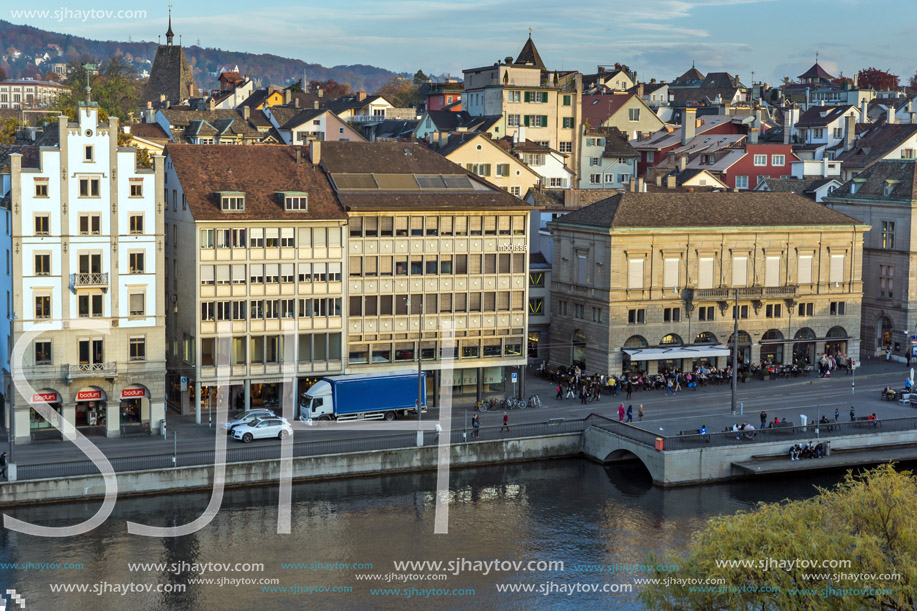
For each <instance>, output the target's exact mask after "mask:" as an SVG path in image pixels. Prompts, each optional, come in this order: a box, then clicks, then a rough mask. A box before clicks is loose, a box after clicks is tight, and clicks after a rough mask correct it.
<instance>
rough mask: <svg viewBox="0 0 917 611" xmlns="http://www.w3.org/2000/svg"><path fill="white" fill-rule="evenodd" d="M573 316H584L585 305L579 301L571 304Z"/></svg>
mask: <svg viewBox="0 0 917 611" xmlns="http://www.w3.org/2000/svg"><path fill="white" fill-rule="evenodd" d="M573 317H574V318H585V317H586V306H584V305H583V304H581V303H574V304H573Z"/></svg>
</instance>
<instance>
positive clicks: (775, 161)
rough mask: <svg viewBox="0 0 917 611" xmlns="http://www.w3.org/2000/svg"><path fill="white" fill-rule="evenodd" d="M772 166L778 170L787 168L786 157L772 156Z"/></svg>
mask: <svg viewBox="0 0 917 611" xmlns="http://www.w3.org/2000/svg"><path fill="white" fill-rule="evenodd" d="M771 165H772V166H777V167H778V168H780V167H783V166H785V165H786V157H785V156H784V155H771Z"/></svg>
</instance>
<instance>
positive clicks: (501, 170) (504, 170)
mask: <svg viewBox="0 0 917 611" xmlns="http://www.w3.org/2000/svg"><path fill="white" fill-rule="evenodd" d="M497 176H509V164H508V163H498V164H497Z"/></svg>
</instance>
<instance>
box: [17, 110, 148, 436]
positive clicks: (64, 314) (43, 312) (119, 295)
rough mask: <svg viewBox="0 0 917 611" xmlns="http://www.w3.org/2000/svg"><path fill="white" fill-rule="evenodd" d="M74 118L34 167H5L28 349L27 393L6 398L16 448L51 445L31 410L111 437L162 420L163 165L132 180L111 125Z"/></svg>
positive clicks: (93, 116) (86, 113)
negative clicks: (48, 411) (44, 407)
mask: <svg viewBox="0 0 917 611" xmlns="http://www.w3.org/2000/svg"><path fill="white" fill-rule="evenodd" d="M78 114H79V121H78V122H73V121H70V120H69V119H68V118H67V117H59V122H58V134H59V144H58V146H56V147H42V148H41V149H40V150H39V151H38V158H37V159H35V160H34V162H35V163H34V166H32V164H31V163H23V156H22V155H21V154H14V155H11V159H10V167H11V198H10V201H11V212H12V243H13V255H12V270H13V275H12V297H11V301H12V318H13V321H14V323H13V332H12V341H13V345H14V346H15V345H16V342H17V341H19V340H22V341H25V342H28V344H29V345H28V346H27V347H26V348H25V351H24V353H23V358H22V362H21V364H19V365H14V369H15V368H16V367H17V366H18V367H21V368H22V370H23V372H24V374H25V378H26V380H28V382H29V384H30V385H31V388H29V389H24V388H18V389H16V392H14V393H11V395H12V401H13V410H14V416H13V425H14V434H15V437H16V441H17V443H23V442H28V441H29V440H30V439H35V438H42V437H44V436H46V435H49V436H55V435H57V432H56V430H55V429H54V428H53V427H52V426H51V423H49V422H46V421H45V420H44V419H43V418H42V417H41V416H40V415H39V414H38V413H37V412H36V411H34V410H33V409H31V408H30V405H31V404H34V403H47V404H49V405H51V406H52V407H53V408H54V409H55V410H56V411H58V412H59V413H60V414H62V416H63V418H64V419H66V420H68V421H70V422H71V423H73V424H75V425H76V427H77V428H78V429H83V432H84V433H93V432H94V433H96V434H104V435H106V436H108V437H117V436H120V435H121V434H122V433H126V432H134V431H136V430H142V431H143V432H155V431H157V430H158V429H159V426H160V423H161V422H162V420H163V418H164V411H163V406H164V401H163V397H164V393H165V354H164V347H163V342H164V334H165V331H164V297H163V291H162V285H161V284H162V283H161V275H162V265H161V261H162V240H163V210H162V197H163V196H162V193H163V190H162V176H163V169H162V158H160V157H157V158H156V160H155V161H156V163H155V169H138V168H137V167H136V160H135V150H134V149H132V148H119V147H118V120H117V119H116V118H114V117H111V118H109V121H108V123H107V124H99V122H98V108H97V107H96V106H95V104H94V103H92V102H89V103H81V104H80V107H79V111H78ZM27 166H29V167H27ZM36 332H37V334H36Z"/></svg>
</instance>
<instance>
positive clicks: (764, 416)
mask: <svg viewBox="0 0 917 611" xmlns="http://www.w3.org/2000/svg"><path fill="white" fill-rule="evenodd" d="M765 424H767V412H766V411H764V410H761V428H762V429H763V428H764V425H765Z"/></svg>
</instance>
